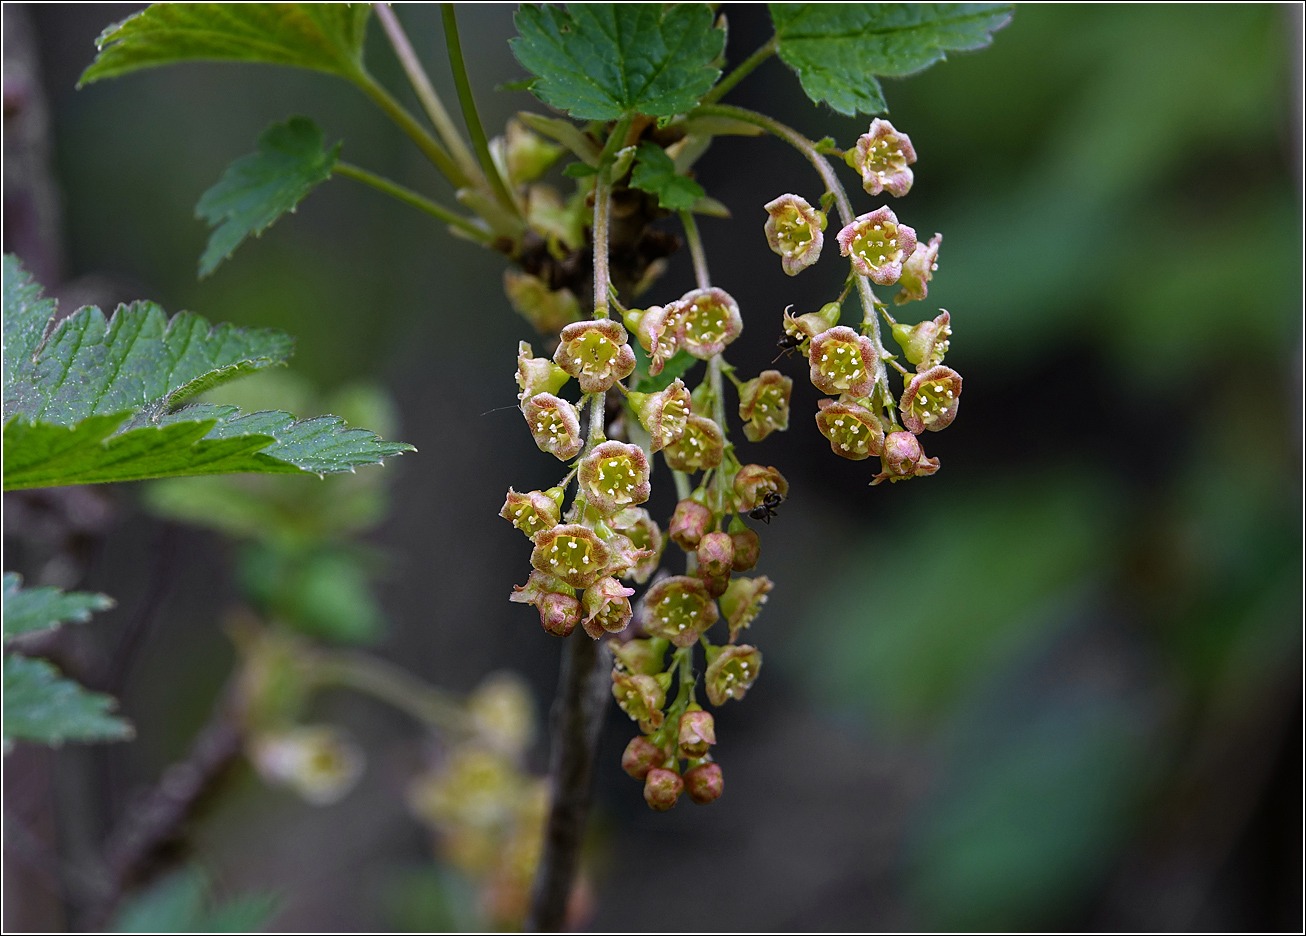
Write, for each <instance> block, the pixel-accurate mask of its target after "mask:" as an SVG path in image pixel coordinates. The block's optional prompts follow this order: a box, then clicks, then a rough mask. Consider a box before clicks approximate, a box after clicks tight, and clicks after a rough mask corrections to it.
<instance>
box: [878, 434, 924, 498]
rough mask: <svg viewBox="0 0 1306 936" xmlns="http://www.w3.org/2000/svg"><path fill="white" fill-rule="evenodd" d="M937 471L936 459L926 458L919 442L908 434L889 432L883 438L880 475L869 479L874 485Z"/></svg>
mask: <svg viewBox="0 0 1306 936" xmlns="http://www.w3.org/2000/svg"><path fill="white" fill-rule="evenodd" d="M938 470H939V460H938V459H937V458H926V457H925V452H924V450H922V449H921V443H920V440H919V439H917V438H916V436H915V435H913V434H912V433H910V432H891V433H889V434H888V435H887V436H885V437H884V454H883V455H881V456H880V473H879V474H877V475H876V476H875V477H874V478H872V479H871V484H872V485H876V484H879V483H880V482H881V481H906V480H907V479H908V478H916V477H921V476H924V475H932V474H934V472H936V471H938Z"/></svg>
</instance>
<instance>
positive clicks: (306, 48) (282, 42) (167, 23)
mask: <svg viewBox="0 0 1306 936" xmlns="http://www.w3.org/2000/svg"><path fill="white" fill-rule="evenodd" d="M371 12H372V9H371V5H370V4H367V3H155V4H151V5H150V6H149V7H147V8H146V9H144V10H142V11H141V12H140V13H136V14H134V15H132V16H129V17H128V18H127V19H125V20H123V21H122V22H121V23H116V24H114V25H112V26H110V27H108V28H107V29H105V30H104V32H102V33H100V36H99V38H97V39H96V40H95V45H96V47H97V48H98V49H99V50H100V51H99V54H98V55H97V56H96V57H95V61H94V62H92V63H91V65H90V67H89V68H87V69H86V71H84V72H83V73H82V77H81V79H80V81H79V82H78V86H79V87H80V86H81V85H85V84H90V83H91V82H93V81H99V80H100V79H102V78H114V77H117V76H118V75H125V74H127V73H129V72H134V71H139V70H140V69H142V68H153V67H155V66H158V65H171V64H174V63H176V62H213V61H221V62H266V63H268V64H272V65H291V66H294V67H296V68H308V69H312V70H314V71H323V72H329V73H331V74H335V75H340V76H342V77H344V78H349V79H356V78H357V77H358V76H359V75H360V74H361V73H362V72H363V41H364V39H365V38H366V35H367V17H368V14H370V13H371Z"/></svg>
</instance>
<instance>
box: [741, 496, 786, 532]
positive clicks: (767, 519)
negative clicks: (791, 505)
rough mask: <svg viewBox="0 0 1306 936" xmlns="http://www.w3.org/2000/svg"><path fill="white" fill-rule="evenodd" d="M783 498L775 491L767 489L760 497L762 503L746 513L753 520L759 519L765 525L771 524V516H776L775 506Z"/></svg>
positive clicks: (777, 505) (781, 501) (778, 504)
mask: <svg viewBox="0 0 1306 936" xmlns="http://www.w3.org/2000/svg"><path fill="white" fill-rule="evenodd" d="M783 501H784V498H783V497H781V496H780V495H779V494H777V493H776V492H775V491H768V492H767V494H766V496H765V497H763V498H762V503H760V504H758V505H757V506H756V507H754V508H753V509H752V510H750V511H749V512H748V515H749V516H750V517H752V518H753V519H754V520H761V521H762V522H763V523H765V524H766V525H767V526H770V525H771V518H772V517H774V516H777V514H776V510H775V509H776V508H777V507H779V506H780V504H781V503H783Z"/></svg>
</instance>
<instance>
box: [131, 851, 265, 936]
mask: <svg viewBox="0 0 1306 936" xmlns="http://www.w3.org/2000/svg"><path fill="white" fill-rule="evenodd" d="M212 887H213V885H212V882H211V881H210V880H209V876H208V875H207V874H206V873H205V872H204V870H203V869H202V868H199V867H197V866H194V865H192V866H190V867H187V868H183V869H182V870H180V871H177V872H176V873H174V874H171V875H169V876H168V877H166V878H164V879H163V880H162V881H159V882H158V883H157V884H154V885H152V886H150V887H149V888H147V889H146V890H144V891H142V892H141V893H139V894H136V895H134V896H132V897H131V898H130V899H129V900H127V901H125V902H124V903H123V906H122V908H121V909H120V910H119V911H118V914H117V916H115V917H114V921H113V932H116V933H254V932H259V931H260V930H262V928H263V927H264V926H265V925H266V923H267V921H268V919H269V918H270V917H271V916H272V914H274V913H275V912H276V910H277V903H278V901H277V898H276V897H275V896H273V895H272V894H245V895H241V896H239V897H233V898H232V899H230V900H228V901H225V902H223V903H221V904H217V905H215V906H211V905H212V903H213V901H212ZM206 907H210V909H206Z"/></svg>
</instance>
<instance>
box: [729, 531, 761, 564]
mask: <svg viewBox="0 0 1306 936" xmlns="http://www.w3.org/2000/svg"><path fill="white" fill-rule="evenodd" d="M730 541H731V542H732V543H734V545H735V558H734V561H733V562H731V563H730V568H731V569H733V570H734V571H736V572H747V571H748V570H749V569H751V568H752V567H753V566H755V565H757V560H758V558H759V557H760V556H761V555H762V541H761V539H760V538H759V537H758V535H757V532H756V531H755V530H750V529H748V528H747V527H745V528H744V529H742V530H731V531H730Z"/></svg>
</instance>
